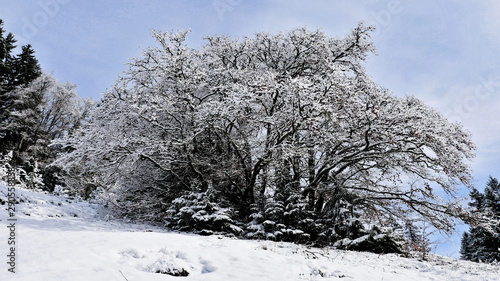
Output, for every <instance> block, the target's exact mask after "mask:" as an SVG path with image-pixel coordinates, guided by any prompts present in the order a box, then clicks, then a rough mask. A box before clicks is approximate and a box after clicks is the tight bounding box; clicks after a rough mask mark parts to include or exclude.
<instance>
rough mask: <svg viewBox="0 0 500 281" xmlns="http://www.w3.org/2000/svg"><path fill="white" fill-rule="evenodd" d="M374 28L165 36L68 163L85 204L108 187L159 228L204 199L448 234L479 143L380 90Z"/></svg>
mask: <svg viewBox="0 0 500 281" xmlns="http://www.w3.org/2000/svg"><path fill="white" fill-rule="evenodd" d="M372 29H373V28H372V27H366V26H364V25H362V24H360V25H359V26H357V27H356V28H354V29H353V30H352V32H351V33H350V34H348V35H347V36H345V37H343V38H332V37H329V36H327V35H326V34H324V33H323V32H322V31H308V30H306V29H295V30H292V31H290V32H286V33H280V34H276V35H273V34H265V33H259V34H256V35H255V36H254V37H252V38H247V37H245V38H237V39H234V38H230V37H228V36H212V37H207V38H206V42H207V43H206V44H205V45H204V46H202V47H201V48H198V49H192V48H189V47H188V46H186V44H185V37H186V35H187V33H188V32H178V33H167V32H165V33H159V32H155V33H154V36H155V37H156V39H157V40H158V43H159V47H156V48H149V49H147V50H145V51H144V54H143V55H142V56H141V57H140V58H138V59H134V60H133V61H132V62H131V63H130V68H129V70H128V71H127V72H126V74H125V75H124V76H123V77H120V78H119V80H118V82H117V83H116V85H115V86H114V87H113V88H112V89H111V90H109V91H108V92H107V93H106V94H105V96H104V97H103V99H102V101H101V102H100V103H99V104H98V106H97V107H96V110H95V111H94V112H93V115H92V119H91V122H90V123H89V124H88V125H87V126H85V127H84V128H82V129H81V130H79V131H78V132H77V133H75V134H73V136H72V137H70V138H68V139H66V140H65V141H64V142H63V144H64V145H65V146H66V147H71V149H73V151H72V152H71V153H69V154H67V155H64V156H63V157H62V158H61V159H59V160H58V162H57V163H58V164H60V165H64V166H65V167H66V169H67V170H68V171H72V175H73V180H74V179H77V178H81V179H86V182H83V183H82V185H81V186H82V187H83V188H86V190H87V191H86V193H87V194H88V193H89V192H90V191H91V189H92V187H95V186H97V185H102V186H106V187H108V188H109V191H110V192H111V194H112V195H114V196H116V198H115V199H116V201H115V203H116V204H117V205H118V206H126V208H125V209H127V208H128V210H131V209H133V210H134V212H135V214H136V215H137V214H143V215H144V214H149V215H150V216H151V215H152V214H153V216H155V217H156V218H157V219H159V220H163V219H164V218H163V216H164V211H165V210H167V209H168V208H170V207H171V206H172V200H173V199H175V198H180V197H181V195H186V196H187V195H188V194H190V193H193V192H198V194H202V195H203V194H204V195H203V196H207V197H206V198H216V199H214V200H216V202H215V203H217V204H219V205H221V206H222V207H224V208H230V209H231V210H233V211H232V212H230V213H231V216H232V218H233V219H237V220H239V221H243V222H248V221H250V220H255V213H256V212H259V210H261V213H262V214H264V215H263V216H265V215H266V214H269V216H271V215H270V213H269V212H267V213H266V211H265V210H271V207H272V208H274V209H275V210H278V211H277V213H280V212H281V213H282V215H284V216H288V217H286V218H285V219H283V220H282V221H281V223H283V224H290V223H291V222H292V221H294V219H292V215H291V214H292V213H293V211H292V210H290V209H287V208H292V207H293V206H300V208H299V209H300V212H302V213H301V214H302V215H300V214H299V213H300V212H299V213H297V216H295V217H296V218H299V217H300V218H302V219H300V220H299V221H298V222H297V223H298V224H302V223H306V222H307V221H308V220H311V219H312V220H323V221H325V220H330V221H331V220H341V219H340V213H343V214H345V212H344V211H341V210H342V209H344V207H345V206H347V207H348V208H349V206H351V207H352V206H355V208H356V213H357V214H363V215H364V217H367V218H368V217H371V218H378V219H379V220H394V219H396V220H405V221H406V220H413V219H416V217H421V218H424V219H426V220H428V221H429V222H430V223H432V224H433V225H434V226H435V227H437V228H439V229H441V230H444V231H450V230H451V228H452V225H453V224H452V220H453V218H454V217H459V216H462V215H464V212H463V211H462V210H461V208H460V207H459V204H457V201H458V200H459V199H460V198H458V197H457V194H456V189H455V188H456V187H457V186H458V185H460V184H465V185H467V186H469V185H470V180H471V172H470V169H469V166H468V164H467V161H468V159H471V158H472V157H473V156H474V155H473V150H474V144H473V143H472V140H471V136H470V134H469V133H468V132H467V131H465V130H464V129H463V128H462V127H461V125H460V124H456V123H450V122H449V121H447V120H446V119H445V118H444V117H443V116H442V115H441V114H439V113H438V112H436V111H435V110H433V109H432V108H429V107H428V106H426V105H425V104H424V103H423V102H422V101H420V100H418V99H416V98H414V97H411V96H406V97H397V96H395V95H393V94H392V93H390V92H389V91H388V90H387V89H384V88H382V87H380V86H378V85H377V84H375V83H374V82H373V81H372V80H371V78H370V77H369V76H368V75H367V73H366V71H365V68H364V66H363V63H364V60H365V58H366V57H367V55H368V54H369V53H370V52H374V50H375V48H374V46H373V44H372V41H371V39H370V31H372ZM70 174H71V173H70ZM111 187H112V188H111ZM436 188H439V189H441V190H444V192H445V194H446V196H444V198H441V197H439V196H438V195H437V194H438V192H437V191H435V190H434V189H436ZM188 197H189V196H188ZM293 198H295V199H293ZM181 201H182V200H181ZM342 202H343V203H342ZM177 203H179V201H176V204H177ZM152 206H154V207H152ZM204 206H205V207H204V210H203V211H204V212H205V213H207V212H208V213H210V210H209V209H210V207H206V206H208V205H207V204H205V205H204ZM202 209H203V208H202ZM212 209H213V208H212ZM146 210H147V211H146ZM200 212H201V211H197V212H196V213H195V214H193V213H189V212H187V213H185V215H187V216H189V215H192V216H193V217H196V216H197V215H196V214H198V215H199V214H201V213H200ZM277 213H276V212H274V214H277ZM351 213H354V212H351ZM305 214H308V215H305ZM129 215H133V214H132V212H130V213H129ZM358 216H359V215H358ZM198 217H199V216H198ZM268 224H269V223H268Z"/></svg>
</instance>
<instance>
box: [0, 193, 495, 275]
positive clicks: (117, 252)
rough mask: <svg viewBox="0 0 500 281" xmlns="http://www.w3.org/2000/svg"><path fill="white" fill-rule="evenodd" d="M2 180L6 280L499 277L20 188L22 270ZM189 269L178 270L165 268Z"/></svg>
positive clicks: (0, 258) (441, 260)
mask: <svg viewBox="0 0 500 281" xmlns="http://www.w3.org/2000/svg"><path fill="white" fill-rule="evenodd" d="M7 199H8V198H7V187H6V186H5V185H2V184H0V203H1V204H2V205H1V209H0V254H1V255H0V280H2V281H3V280H29V281H32V280H51V281H52V280H65V281H66V280H91V281H98V280H106V281H108V280H118V281H127V280H129V281H132V280H179V279H180V280H218V281H221V280H238V281H240V280H249V281H255V280H273V281H274V280H323V279H330V280H370V281H372V280H377V281H378V280H384V281H391V280H394V281H403V280H404V281H408V280H418V281H422V280H454V281H456V280H467V281H471V280H488V281H493V280H500V265H488V264H478V263H472V262H467V261H461V260H455V259H450V258H446V257H441V256H437V255H431V261H427V262H423V261H419V260H418V259H407V258H402V257H399V256H398V255H392V254H390V255H377V254H371V253H358V252H348V251H339V250H333V249H317V248H308V247H305V246H300V245H295V244H290V243H273V242H270V241H244V240H237V239H232V238H227V237H221V236H209V237H204V236H197V235H190V234H179V233H173V232H168V231H165V230H162V229H158V228H155V227H151V226H147V225H135V224H127V223H120V222H117V221H114V220H110V219H109V218H108V217H106V218H103V215H102V214H101V215H98V212H97V210H98V207H97V206H96V205H93V204H90V203H88V202H82V201H77V200H76V201H75V200H69V199H68V198H67V197H65V196H53V195H48V194H43V193H39V192H33V191H29V190H23V189H17V190H16V199H17V200H18V201H20V203H19V204H18V205H17V209H16V213H15V215H16V218H17V219H18V220H17V222H16V235H15V239H16V240H15V241H16V260H15V262H16V264H15V271H16V273H11V272H9V271H8V269H9V268H10V265H9V264H7V262H8V261H9V260H8V259H9V257H7V255H8V254H9V251H10V248H9V247H10V246H9V245H8V236H9V235H10V230H9V228H8V225H9V224H10V222H8V221H7V218H8V212H7V210H6V209H7V205H6V203H5V202H6V201H7ZM167 272H169V273H171V274H178V275H187V276H185V277H174V276H171V275H167V274H162V273H167Z"/></svg>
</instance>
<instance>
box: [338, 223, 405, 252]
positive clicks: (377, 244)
mask: <svg viewBox="0 0 500 281" xmlns="http://www.w3.org/2000/svg"><path fill="white" fill-rule="evenodd" d="M359 233H362V232H359ZM404 245H405V244H404V239H403V235H402V233H401V232H400V231H395V230H393V229H391V228H385V229H381V228H379V227H377V226H373V227H372V228H371V230H370V231H369V232H368V233H366V234H364V235H362V236H359V237H356V238H355V239H349V238H344V239H342V240H339V241H337V242H336V243H335V244H334V247H336V248H338V249H345V250H353V251H364V252H372V253H379V254H387V253H398V254H401V253H403V252H404Z"/></svg>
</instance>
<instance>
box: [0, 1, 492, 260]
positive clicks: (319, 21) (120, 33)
mask: <svg viewBox="0 0 500 281" xmlns="http://www.w3.org/2000/svg"><path fill="white" fill-rule="evenodd" d="M499 14H500V2H498V1H495V0H469V1H459V0H442V1H434V0H360V1H349V0H336V1H328V0H309V1H299V0H291V1H290V0H289V1H286V0H269V1H264V0H256V1H244V0H207V1H173V0H170V1H168V0H166V1H160V0H156V1H138V0H137V1H136V0H109V1H83V0H37V1H7V0H0V18H1V19H3V20H4V21H5V26H4V27H5V29H6V30H7V31H8V32H12V33H13V34H14V35H15V36H16V38H17V39H18V44H19V45H25V44H28V43H29V44H32V45H33V47H34V49H35V51H36V56H37V58H38V59H39V61H40V64H41V66H42V68H43V69H44V70H45V71H46V72H50V73H53V74H54V75H55V76H56V77H57V78H58V79H59V80H61V81H66V80H68V81H71V82H73V83H76V84H78V86H79V87H78V93H79V95H81V96H90V97H93V98H94V99H99V98H100V94H101V93H103V92H104V91H106V89H108V88H110V86H111V85H112V84H113V83H114V81H115V79H116V78H117V77H118V75H119V74H120V73H121V72H122V71H124V70H125V69H126V63H127V62H129V61H130V59H131V58H133V57H138V56H140V55H141V50H142V49H144V48H146V47H148V46H151V45H154V44H155V42H154V40H153V38H152V36H151V30H152V29H156V30H165V31H171V30H178V29H188V28H189V29H191V30H192V32H191V33H190V35H189V38H188V42H189V44H190V45H191V46H193V47H196V46H200V45H201V44H203V39H202V38H203V37H204V36H205V35H214V34H227V35H231V36H251V35H253V34H254V33H256V32H261V31H264V32H279V31H283V30H290V29H293V28H296V27H308V28H309V29H316V28H321V29H322V30H323V31H324V32H326V33H327V34H329V35H332V36H343V35H344V34H346V33H348V32H349V31H350V29H351V28H353V27H355V26H356V25H357V23H358V22H359V21H364V22H365V23H368V24H374V25H376V26H377V31H376V32H375V33H374V34H373V39H374V42H375V45H376V47H377V55H372V56H370V57H369V59H368V61H367V70H368V73H369V74H371V75H372V77H373V78H374V80H375V82H377V83H378V84H380V85H382V86H384V87H386V88H388V89H390V90H392V91H393V92H394V93H395V94H396V95H400V96H402V95H413V96H416V97H418V98H420V99H422V100H424V101H425V102H427V103H428V104H429V105H431V106H433V107H434V108H436V109H437V110H438V111H440V112H441V113H443V114H444V115H445V116H447V117H448V118H449V119H450V120H453V121H458V122H461V123H462V124H463V125H464V127H466V128H467V129H468V130H469V131H470V132H472V134H473V136H474V140H475V142H476V144H477V145H478V151H477V159H476V160H475V161H474V162H473V163H472V166H473V168H474V171H475V173H474V174H475V177H476V180H477V187H478V188H480V189H481V188H483V187H484V183H485V181H486V180H487V177H488V175H492V176H494V177H500V118H499V113H498V111H497V110H498V109H500V56H499V55H500V48H499V47H500V17H498V15H499ZM462 229H463V228H462ZM457 241H458V240H457ZM457 249H458V245H453V244H451V243H447V244H446V245H441V246H440V248H439V252H440V253H442V254H445V255H452V256H457V255H458V254H457V251H458V250H457Z"/></svg>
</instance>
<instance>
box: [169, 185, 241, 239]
mask: <svg viewBox="0 0 500 281" xmlns="http://www.w3.org/2000/svg"><path fill="white" fill-rule="evenodd" d="M210 196H211V194H210V191H206V192H190V193H188V194H186V195H183V196H181V197H179V198H177V199H175V200H174V201H172V203H171V206H170V208H169V209H168V210H167V212H166V213H167V215H166V218H165V220H166V225H167V226H168V227H170V228H172V229H176V230H181V231H195V232H199V233H202V234H211V233H213V232H220V231H225V232H230V233H233V234H236V235H239V234H241V232H242V229H241V228H239V227H238V226H236V225H234V221H233V219H232V218H231V216H232V213H233V212H232V210H231V209H230V208H223V207H221V206H219V205H218V204H217V203H215V202H213V201H211V200H210Z"/></svg>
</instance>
